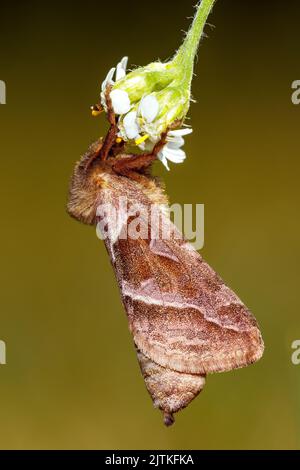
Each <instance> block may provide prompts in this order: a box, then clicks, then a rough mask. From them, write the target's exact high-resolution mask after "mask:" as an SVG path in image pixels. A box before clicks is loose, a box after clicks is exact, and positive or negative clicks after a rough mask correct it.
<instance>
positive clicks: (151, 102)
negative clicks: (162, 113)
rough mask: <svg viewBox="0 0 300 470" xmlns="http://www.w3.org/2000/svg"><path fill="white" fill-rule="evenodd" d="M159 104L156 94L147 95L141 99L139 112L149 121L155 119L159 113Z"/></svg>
mask: <svg viewBox="0 0 300 470" xmlns="http://www.w3.org/2000/svg"><path fill="white" fill-rule="evenodd" d="M158 111H159V104H158V101H157V99H156V98H155V96H153V95H147V96H144V97H143V98H142V99H141V102H140V106H139V113H140V115H141V116H142V118H143V119H145V121H146V122H147V123H149V124H150V123H151V122H152V121H154V119H155V118H156V116H157V115H158Z"/></svg>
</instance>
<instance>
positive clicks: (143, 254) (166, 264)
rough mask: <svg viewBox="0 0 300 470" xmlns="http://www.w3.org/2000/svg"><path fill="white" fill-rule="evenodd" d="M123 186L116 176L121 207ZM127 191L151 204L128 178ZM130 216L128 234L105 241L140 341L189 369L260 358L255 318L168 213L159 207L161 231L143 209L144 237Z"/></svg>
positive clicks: (170, 364)
mask: <svg viewBox="0 0 300 470" xmlns="http://www.w3.org/2000/svg"><path fill="white" fill-rule="evenodd" d="M118 185H120V187H119V188H118ZM122 191H123V192H124V183H123V182H122V181H120V179H113V178H112V177H110V188H109V189H108V190H107V192H106V194H107V198H105V199H106V201H107V202H108V201H110V202H112V204H113V205H114V206H115V207H117V205H118V203H117V202H116V199H117V197H118V196H119V195H120V193H122ZM126 192H127V197H129V200H130V201H131V202H132V203H133V204H134V203H136V202H139V203H140V204H143V205H144V206H145V207H147V208H148V209H149V208H150V206H151V203H150V201H149V198H148V197H145V194H144V192H143V191H141V190H140V188H139V187H137V186H136V184H135V183H134V182H131V181H129V180H128V179H127V181H126ZM130 220H131V218H130V217H129V218H126V217H125V218H124V217H123V218H122V224H123V225H124V226H125V225H126V226H127V234H126V236H120V234H121V232H122V230H121V227H120V226H118V227H117V230H113V234H111V236H110V238H108V239H107V240H106V246H107V249H108V251H109V253H110V256H111V259H112V262H113V265H114V268H115V271H116V275H117V279H118V282H119V286H120V289H121V293H122V300H123V303H124V306H125V309H126V312H127V315H128V320H129V328H130V330H131V332H132V334H133V337H134V341H135V344H136V345H137V347H138V349H139V350H140V351H141V352H142V353H143V354H144V355H145V356H146V357H148V358H150V359H151V360H152V361H154V362H156V363H157V364H158V365H160V366H162V367H166V368H170V369H173V370H175V371H179V372H184V373H187V374H207V373H210V372H221V371H227V370H231V369H235V368H238V367H243V366H247V365H249V364H251V363H253V362H255V361H257V360H258V359H259V358H260V357H261V356H262V353H263V341H262V338H261V334H260V331H259V328H258V326H257V323H256V320H255V318H254V317H253V315H252V314H251V313H250V311H249V310H248V309H247V307H246V306H245V305H244V304H243V302H242V301H241V300H240V299H239V298H238V297H237V295H236V294H235V293H234V292H233V291H232V290H231V289H230V288H229V287H227V286H226V285H225V284H224V282H223V281H222V279H221V278H220V277H219V276H218V275H217V274H216V273H215V271H214V270H213V269H212V268H211V267H210V266H209V265H208V264H207V263H206V262H205V261H204V260H203V259H202V257H201V256H200V255H199V253H198V252H197V251H196V250H195V249H194V248H193V247H192V245H191V244H189V243H188V242H186V240H185V239H184V238H183V236H182V235H181V233H180V232H179V231H178V229H177V228H176V227H175V225H174V224H173V223H172V222H171V220H170V218H169V217H168V215H166V214H165V213H164V212H163V211H160V212H159V219H158V220H156V224H157V225H158V227H159V229H156V231H154V234H153V230H152V229H153V221H152V219H151V216H150V215H149V214H148V216H147V217H145V216H144V215H143V216H140V218H139V221H140V224H139V225H140V227H139V228H140V232H141V234H143V236H137V237H132V234H131V233H130V230H128V229H130V223H131V222H130ZM122 224H121V225H122ZM162 230H164V234H168V236H167V237H165V235H162Z"/></svg>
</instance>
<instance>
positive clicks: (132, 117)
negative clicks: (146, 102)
mask: <svg viewBox="0 0 300 470" xmlns="http://www.w3.org/2000/svg"><path fill="white" fill-rule="evenodd" d="M115 91H118V90H115ZM136 118H137V112H136V111H130V113H128V114H126V116H125V117H124V119H123V126H124V130H125V133H126V136H127V138H128V139H137V138H138V137H139V132H140V129H139V126H138V123H137V119H136Z"/></svg>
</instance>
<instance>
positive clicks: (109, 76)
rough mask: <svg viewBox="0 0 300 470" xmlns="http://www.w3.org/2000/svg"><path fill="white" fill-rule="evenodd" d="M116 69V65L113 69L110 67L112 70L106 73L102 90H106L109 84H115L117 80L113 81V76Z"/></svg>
mask: <svg viewBox="0 0 300 470" xmlns="http://www.w3.org/2000/svg"><path fill="white" fill-rule="evenodd" d="M115 70H116V68H115V67H113V68H112V69H110V71H109V72H108V74H107V75H106V79H105V80H104V82H102V85H101V91H105V90H106V87H107V85H113V84H114V83H115V82H114V81H113V79H112V78H113V76H114V73H115Z"/></svg>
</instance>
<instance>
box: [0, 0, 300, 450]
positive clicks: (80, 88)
mask: <svg viewBox="0 0 300 470" xmlns="http://www.w3.org/2000/svg"><path fill="white" fill-rule="evenodd" d="M62 3H63V4H61V2H56V1H44V2H38V1H27V2H23V3H22V4H21V2H19V3H18V2H9V3H8V2H6V3H5V4H4V2H2V3H1V29H0V79H2V80H5V81H6V84H7V104H6V105H1V106H0V152H1V185H0V189H1V193H2V196H1V296H0V309H1V311H0V314H1V316H0V339H2V340H5V341H6V344H7V365H3V366H0V447H1V448H3V449H5V448H9V449H16V448H26V449H28V448H36V449H37V448H38V449H40V448H47V449H50V448H51V449H52V448H72V449H81V448H83V449H92V448H97V449H105V448H112V449H142V448H144V449H176V448H181V449H215V448H220V449H234V448H238V449H241V448H247V449H252V448H257V449H262V448H272V449H275V448H284V449H286V448H297V447H298V448H299V446H300V365H299V366H298V367H297V366H295V365H293V364H292V363H291V353H292V349H291V343H292V341H294V340H295V339H300V320H299V307H300V305H299V261H300V259H299V229H300V223H299V202H300V198H299V170H300V162H299V156H300V155H299V124H300V106H294V105H293V104H292V103H291V98H290V97H291V82H292V81H293V80H296V79H300V62H299V42H300V31H299V17H300V5H299V2H298V1H296V0H294V1H291V0H290V1H288V2H282V1H275V0H274V1H261V0H256V1H253V0H251V1H250V0H249V1H248V0H247V1H246V0H245V1H240V0H226V1H224V0H219V1H218V2H217V4H216V6H215V8H214V12H213V14H212V16H211V17H210V23H212V24H214V25H215V28H214V29H212V28H210V27H209V26H207V27H206V33H207V34H208V35H209V39H205V40H203V42H202V44H201V48H200V51H199V55H198V63H197V65H196V74H197V76H196V77H195V79H194V84H193V95H194V98H195V99H197V101H198V103H197V104H196V105H195V104H193V105H192V107H191V112H190V117H191V119H192V121H191V122H192V125H193V127H194V130H195V131H194V134H193V135H192V136H190V137H188V138H187V139H186V151H187V155H188V158H187V160H186V162H185V163H184V164H182V165H178V166H175V165H173V166H172V171H171V172H170V173H167V172H165V170H164V169H163V167H162V166H160V165H156V171H157V173H159V174H161V175H163V176H164V177H165V181H166V184H167V189H168V193H169V195H170V199H171V201H172V202H180V203H204V204H205V223H206V226H205V247H204V249H203V250H202V254H203V256H204V257H205V258H206V260H207V261H208V262H209V263H210V264H211V265H212V266H213V267H214V268H215V269H216V270H217V271H218V272H219V273H220V274H221V276H222V277H223V278H224V280H225V281H226V282H227V283H228V284H229V285H230V286H231V287H232V288H234V289H235V291H236V292H237V293H238V294H239V295H240V296H241V298H242V299H243V300H244V301H245V302H246V304H247V305H248V306H249V307H250V308H251V310H252V311H253V313H254V314H255V316H256V317H257V319H258V321H259V323H260V326H261V328H262V332H263V336H264V340H265V344H266V351H265V355H264V357H263V359H262V360H261V361H260V362H259V363H258V364H256V365H254V366H251V367H249V368H246V369H242V370H237V371H234V372H230V373H225V374H219V375H213V376H209V377H208V380H207V386H206V388H205V390H204V392H203V393H202V394H201V395H200V396H199V397H198V398H197V399H196V400H195V401H194V402H193V403H192V404H191V405H190V406H189V407H188V408H187V409H186V410H185V411H184V412H182V413H180V414H179V415H178V417H177V421H176V424H175V426H174V427H173V428H170V429H166V428H164V426H163V425H162V420H161V416H160V413H159V412H158V411H156V410H154V409H153V407H152V403H151V401H150V398H149V396H148V394H147V392H146V389H145V387H144V383H143V380H142V377H141V375H140V372H139V368H138V364H137V360H136V357H135V352H134V348H133V344H132V340H131V337H130V334H129V332H128V328H127V322H126V317H125V313H124V311H123V308H122V306H121V302H120V299H119V293H118V290H117V286H116V282H115V279H114V275H113V272H112V269H111V266H110V263H109V260H108V257H107V254H106V251H105V249H104V246H103V244H102V242H100V241H99V240H98V239H97V237H96V234H95V230H94V229H93V228H90V227H86V226H83V225H80V224H79V223H77V222H75V221H74V220H72V219H71V218H69V217H68V216H67V214H66V212H65V204H66V194H67V188H68V182H69V176H70V174H71V172H72V168H73V165H74V162H75V161H76V160H77V159H78V158H79V156H80V154H81V153H83V152H84V151H85V150H86V148H87V146H88V145H89V143H91V142H92V141H93V140H95V139H96V138H98V136H99V135H101V134H102V135H103V133H104V132H105V129H106V123H105V120H104V118H103V117H102V118H98V119H94V118H92V117H91V116H90V111H89V105H90V104H93V103H94V102H96V101H97V100H98V93H99V87H100V84H101V81H102V80H103V79H104V77H105V75H106V73H107V71H108V70H109V68H110V67H112V66H114V65H115V64H116V63H117V61H118V60H119V59H120V58H121V57H122V56H123V55H127V54H128V55H129V57H130V63H131V64H139V65H145V64H147V63H149V62H150V61H152V60H153V59H156V58H161V59H165V58H167V57H169V56H171V55H172V53H173V51H174V50H175V49H176V47H178V45H179V43H180V41H181V38H182V29H184V30H186V29H187V28H188V25H189V22H190V20H188V19H187V17H190V16H191V15H192V13H193V8H192V6H193V3H195V0H189V1H185V2H183V1H181V2H179V1H177V2H175V1H174V0H173V1H163V2H162V1H161V0H152V1H151V2H148V1H147V2H146V1H145V2H144V1H141V0H139V1H137V0H132V1H131V2H124V1H114V2H102V1H99V0H98V1H95V0H85V1H78V2H71V1H69V2H62Z"/></svg>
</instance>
